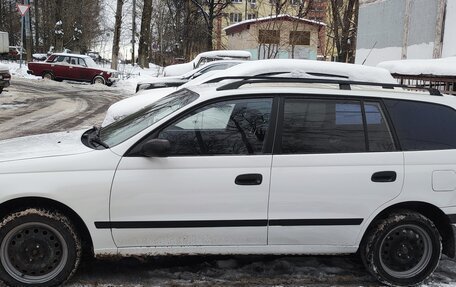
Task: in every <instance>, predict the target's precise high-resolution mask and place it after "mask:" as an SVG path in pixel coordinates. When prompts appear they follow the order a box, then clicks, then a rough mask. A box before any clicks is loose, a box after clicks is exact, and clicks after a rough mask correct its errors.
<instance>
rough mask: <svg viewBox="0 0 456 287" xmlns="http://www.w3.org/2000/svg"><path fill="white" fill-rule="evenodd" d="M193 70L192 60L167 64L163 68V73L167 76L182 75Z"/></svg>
mask: <svg viewBox="0 0 456 287" xmlns="http://www.w3.org/2000/svg"><path fill="white" fill-rule="evenodd" d="M191 70H193V63H192V62H190V63H183V64H176V65H170V66H167V67H165V69H164V70H163V74H164V75H165V77H169V76H181V75H183V74H185V73H188V72H190V71H191Z"/></svg>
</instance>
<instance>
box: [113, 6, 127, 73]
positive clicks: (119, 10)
mask: <svg viewBox="0 0 456 287" xmlns="http://www.w3.org/2000/svg"><path fill="white" fill-rule="evenodd" d="M123 4H124V1H123V0H117V8H116V24H115V27H114V40H113V43H112V62H111V69H114V70H117V62H118V61H119V42H120V28H121V26H122V7H123Z"/></svg>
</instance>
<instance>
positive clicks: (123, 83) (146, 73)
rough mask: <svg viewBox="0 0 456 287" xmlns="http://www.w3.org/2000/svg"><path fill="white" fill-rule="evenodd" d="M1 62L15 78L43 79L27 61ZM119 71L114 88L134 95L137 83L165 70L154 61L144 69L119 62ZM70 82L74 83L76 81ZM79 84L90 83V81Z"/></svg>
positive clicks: (158, 74)
mask: <svg viewBox="0 0 456 287" xmlns="http://www.w3.org/2000/svg"><path fill="white" fill-rule="evenodd" d="M0 63H1V64H3V65H6V66H8V67H9V70H10V73H11V75H12V78H13V79H14V78H25V79H30V80H39V81H43V79H42V78H41V77H37V76H33V75H29V74H27V65H26V64H25V62H24V63H22V66H21V65H20V64H19V62H18V61H17V62H16V61H0ZM118 71H119V72H120V74H121V76H120V80H119V81H118V82H117V83H115V85H114V87H113V88H118V89H121V90H124V91H125V92H126V93H127V94H128V95H132V94H134V92H135V90H136V84H137V83H138V82H141V81H142V82H144V81H148V80H150V79H152V78H156V77H158V76H160V75H161V74H162V72H163V68H162V67H160V66H157V65H155V64H152V63H150V64H149V68H147V69H142V68H141V67H139V66H138V65H135V66H132V65H124V64H119V67H118ZM69 83H70V84H74V82H69ZM78 84H87V85H88V83H78ZM51 85H52V83H51Z"/></svg>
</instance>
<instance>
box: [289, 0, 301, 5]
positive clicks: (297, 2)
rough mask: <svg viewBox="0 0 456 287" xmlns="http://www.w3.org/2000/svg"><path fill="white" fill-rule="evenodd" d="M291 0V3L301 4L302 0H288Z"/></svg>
mask: <svg viewBox="0 0 456 287" xmlns="http://www.w3.org/2000/svg"><path fill="white" fill-rule="evenodd" d="M290 2H291V5H301V4H302V0H290Z"/></svg>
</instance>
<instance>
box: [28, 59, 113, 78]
mask: <svg viewBox="0 0 456 287" xmlns="http://www.w3.org/2000/svg"><path fill="white" fill-rule="evenodd" d="M27 73H29V74H31V75H35V76H41V77H43V79H50V80H57V81H61V80H72V81H80V82H89V83H92V84H105V85H108V86H110V85H112V84H113V83H114V82H115V81H116V80H117V79H118V73H117V71H116V70H112V69H106V68H102V67H99V66H98V65H97V64H96V63H95V62H94V60H93V59H92V58H90V57H89V56H87V55H77V54H66V53H55V54H52V55H51V56H49V57H48V58H47V59H46V61H44V62H31V63H29V64H28V71H27Z"/></svg>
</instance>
